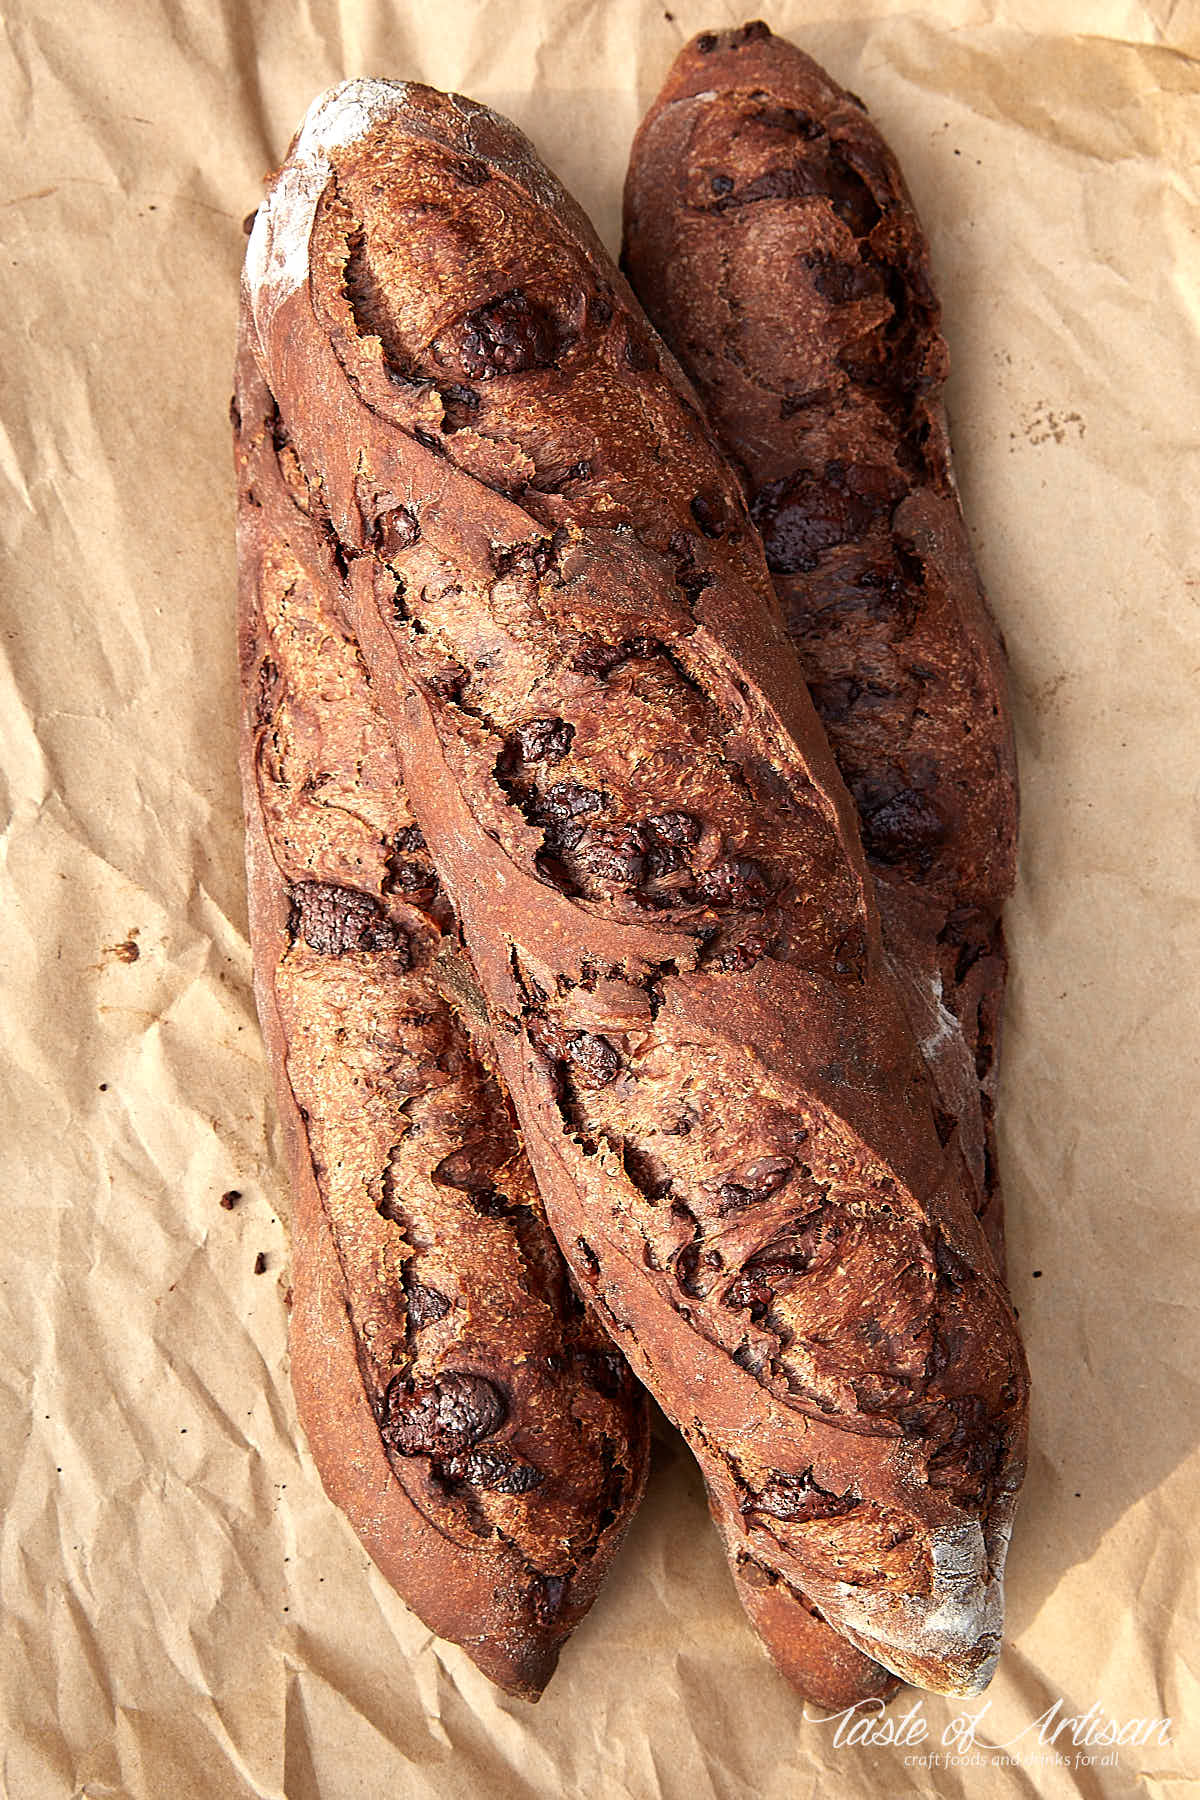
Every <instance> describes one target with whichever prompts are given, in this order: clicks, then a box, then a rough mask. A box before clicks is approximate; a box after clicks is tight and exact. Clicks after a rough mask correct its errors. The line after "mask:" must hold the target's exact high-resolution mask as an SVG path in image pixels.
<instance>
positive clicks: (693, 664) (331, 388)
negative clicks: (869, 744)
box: [251, 84, 1027, 1692]
mask: <svg viewBox="0 0 1200 1800" xmlns="http://www.w3.org/2000/svg"><path fill="white" fill-rule="evenodd" d="M371 87H372V94H371V101H372V107H373V109H374V110H373V117H372V121H371V123H370V125H369V127H368V129H367V131H366V134H365V135H364V136H362V137H360V138H357V139H355V140H353V141H352V142H347V143H342V144H339V145H338V146H337V147H335V148H333V149H332V150H330V151H328V152H327V153H326V152H324V151H322V152H321V154H322V155H327V160H328V175H327V179H326V181H325V183H324V185H323V186H322V187H320V191H319V192H318V193H316V197H315V198H314V199H312V200H311V202H308V203H306V206H307V210H304V209H301V212H300V213H299V214H298V213H297V212H296V211H295V209H293V210H292V211H291V212H290V213H289V214H288V216H287V218H286V221H285V229H286V234H287V236H289V237H294V236H295V235H296V234H297V233H299V234H300V235H301V236H302V237H305V238H306V241H307V243H308V251H309V260H308V279H307V281H306V282H304V283H301V284H300V285H299V286H290V287H288V288H287V289H286V291H285V290H284V288H283V287H281V286H280V285H279V284H276V285H275V287H274V289H273V291H272V292H271V293H270V294H269V295H266V296H257V295H255V294H254V293H252V294H251V306H252V310H253V315H254V318H255V321H256V325H257V343H256V354H257V355H258V357H259V359H260V363H261V366H262V367H263V369H264V371H265V373H266V375H267V377H268V379H269V381H270V384H271V387H272V390H273V391H274V393H275V394H276V397H277V399H278V401H279V405H280V409H281V413H282V415H283V419H284V423H285V427H286V429H287V431H288V434H289V436H290V438H291V439H292V441H293V442H294V443H295V445H296V448H297V451H298V454H299V456H300V458H301V461H302V463H303V464H304V466H305V467H307V468H310V469H312V470H314V471H316V472H318V473H319V475H320V479H321V483H322V488H323V492H324V495H325V498H326V501H327V504H328V509H329V515H330V520H331V525H332V529H333V531H334V533H335V534H336V537H337V540H338V548H339V554H340V555H341V557H342V558H343V560H344V562H345V563H346V566H347V568H348V577H347V581H346V585H345V604H346V606H347V609H348V612H349V616H350V619H351V622H352V624H353V627H354V629H355V632H356V635H357V638H358V641H359V644H360V645H361V647H362V650H363V654H364V656H365V658H366V661H367V664H368V667H369V668H370V670H371V672H372V678H373V680H374V683H375V687H376V692H377V696H378V699H379V703H380V705H381V707H382V708H383V709H384V711H385V712H386V714H387V716H388V718H389V720H390V722H391V724H392V728H393V733H394V736H395V739H396V742H397V745H398V747H399V749H400V752H401V755H402V758H403V761H404V765H405V773H406V778H407V780H408V783H409V792H410V796H411V800H412V804H413V807H414V810H415V812H416V813H417V816H418V819H419V820H420V822H421V826H422V829H423V831H424V834H425V837H426V839H427V841H428V843H429V846H430V849H431V851H432V853H433V855H434V858H435V861H436V863H437V866H438V869H439V871H440V873H441V875H442V877H443V879H444V881H445V883H446V885H447V887H448V889H449V891H450V893H451V895H452V897H453V899H454V901H455V904H456V906H457V908H458V911H459V917H460V920H461V923H462V927H463V930H464V935H465V938H466V941H467V943H468V946H469V948H470V950H471V952H472V956H473V959H474V963H475V967H476V970H477V973H478V975H479V979H480V984H481V987H482V989H483V991H484V993H485V994H486V997H487V1001H488V1005H489V1008H490V1011H491V1018H492V1025H493V1030H494V1034H495V1042H496V1048H497V1054H498V1058H499V1061H500V1064H501V1067H502V1069H503V1072H504V1075H505V1078H506V1080H507V1082H508V1084H509V1088H510V1091H511V1093H512V1096H513V1100H514V1103H515V1105H516V1108H517V1112H518V1115H519V1117H520V1119H521V1123H522V1128H523V1131H524V1134H525V1138H526V1143H527V1147H528V1149H529V1153H530V1156H531V1159H532V1161H533V1164H534V1168H535V1172H536V1174H537V1178H538V1182H539V1185H540V1187H541V1189H542V1193H543V1195H544V1197H545V1200H546V1205H547V1210H548V1213H549V1215H550V1217H551V1221H552V1223H553V1224H554V1227H555V1231H556V1234H557V1236H558V1238H559V1241H560V1243H561V1244H562V1245H563V1248H564V1251H565V1253H566V1255H567V1256H568V1259H569V1260H570V1261H571V1263H572V1266H573V1268H574V1270H575V1272H576V1275H577V1277H578V1278H579V1279H580V1281H581V1282H582V1283H584V1284H585V1285H586V1287H587V1289H588V1291H589V1293H590V1294H591V1296H592V1297H593V1300H594V1304H595V1306H596V1308H597V1311H598V1312H599V1314H600V1316H601V1317H602V1318H603V1319H605V1320H606V1321H607V1322H608V1324H609V1327H610V1329H611V1330H612V1332H613V1334H614V1336H615V1337H616V1338H617V1341H618V1342H619V1343H620V1344H621V1347H622V1348H623V1349H624V1350H625V1352H626V1354H627V1356H628V1358H629V1360H630V1361H631V1363H632V1365H633V1367H634V1368H635V1370H636V1371H637V1372H638V1373H639V1374H640V1375H641V1376H642V1378H643V1379H644V1380H645V1381H646V1382H647V1384H648V1385H650V1386H651V1388H652V1390H653V1391H654V1392H655V1394H656V1395H657V1397H658V1398H659V1399H660V1401H661V1403H662V1404H663V1406H664V1408H665V1410H666V1411H667V1412H668V1414H669V1415H670V1416H671V1417H672V1418H673V1419H675V1421H676V1422H677V1423H678V1424H679V1425H680V1426H681V1428H682V1429H683V1431H684V1432H685V1434H686V1435H687V1436H688V1438H689V1441H690V1443H691V1444H692V1447H693V1449H694V1450H695V1452H696V1454H697V1456H698V1458H699V1459H700V1461H701V1463H702V1466H703V1468H704V1472H705V1477H706V1480H707V1482H708V1484H709V1487H710V1490H711V1491H712V1492H713V1493H714V1494H715V1495H716V1497H717V1501H718V1504H719V1505H720V1507H721V1508H722V1510H723V1512H724V1514H725V1516H726V1517H727V1518H728V1519H729V1520H734V1519H736V1520H737V1521H739V1523H740V1526H741V1528H742V1530H743V1532H744V1544H745V1547H747V1548H749V1549H750V1550H751V1551H752V1552H753V1554H754V1555H755V1556H756V1557H757V1558H759V1559H760V1560H761V1561H762V1562H763V1563H764V1565H765V1566H767V1567H768V1568H772V1569H774V1570H776V1572H777V1573H779V1574H780V1575H781V1576H782V1577H783V1578H784V1579H785V1580H788V1581H790V1582H791V1583H792V1584H793V1585H795V1586H798V1587H800V1588H801V1589H802V1590H803V1591H804V1592H805V1593H807V1594H809V1595H810V1597H811V1598H812V1599H813V1600H814V1601H815V1603H816V1604H817V1605H818V1606H819V1607H820V1609H821V1611H822V1612H823V1613H824V1614H825V1615H826V1616H827V1617H828V1618H829V1620H830V1621H831V1623H833V1624H835V1625H836V1626H837V1627H838V1628H839V1629H840V1630H842V1631H843V1632H844V1633H845V1634H846V1635H847V1636H849V1637H850V1638H851V1639H852V1640H853V1641H854V1642H855V1643H856V1644H858V1645H859V1646H860V1647H861V1648H862V1649H864V1651H866V1652H867V1653H868V1654H870V1655H873V1656H875V1657H877V1658H878V1659H879V1660H881V1661H884V1662H886V1663H887V1664H888V1666H890V1667H891V1668H893V1669H894V1670H895V1671H896V1672H897V1673H900V1674H902V1675H904V1676H906V1677H908V1678H910V1679H915V1680H917V1681H918V1682H921V1683H922V1684H924V1685H929V1686H932V1687H935V1688H938V1689H942V1690H946V1691H953V1692H968V1691H975V1690H976V1689H977V1688H978V1687H979V1686H980V1685H981V1684H982V1683H983V1682H985V1681H986V1680H987V1678H988V1677H989V1675H990V1672H991V1669H992V1667H993V1666H994V1663H995V1658H996V1655H997V1654H998V1649H999V1636H1000V1621H1001V1612H1002V1598H1001V1571H1002V1567H1003V1559H1004V1550H1005V1545H1006V1542H1007V1535H1008V1528H1009V1524H1010V1521H1011V1515H1012V1508H1013V1502H1014V1497H1015V1492H1016V1488H1017V1486H1018V1485H1019V1482H1020V1478H1021V1473H1022V1471H1023V1459H1024V1437H1025V1419H1026V1394H1027V1379H1026V1373H1025V1367H1024V1361H1023V1357H1022V1353H1021V1349H1020V1343H1019V1339H1018V1337H1017V1333H1016V1329H1015V1325H1014V1322H1013V1317H1012V1312H1011V1308H1010V1307H1009V1304H1008V1301H1007V1298H1006V1296H1005V1294H1004V1291H1003V1286H1002V1283H1001V1281H1000V1278H999V1275H998V1271H997V1270H996V1267H995V1264H994V1262H993V1260H992V1258H991V1256H990V1253H989V1251H988V1248H987V1244H986V1241H985V1239H984V1238H983V1235H982V1233H981V1232H980V1229H979V1226H978V1223H977V1221H976V1218H975V1214H974V1210H973V1206H972V1196H971V1181H970V1176H969V1172H968V1171H967V1168H966V1165H965V1163H964V1161H963V1157H962V1153H961V1150H960V1149H959V1147H958V1146H957V1144H955V1143H954V1142H951V1143H949V1144H947V1145H943V1144H942V1143H941V1142H940V1140H939V1136H938V1132H937V1128H936V1121H935V1114H934V1100H933V1095H932V1090H931V1084H930V1081H929V1077H928V1074H927V1072H926V1070H925V1068H924V1065H923V1064H922V1063H921V1060H920V1057H919V1054H918V1051H917V1047H916V1045H915V1043H914V1041H913V1039H912V1036H911V1033H910V1031H909V1029H908V1027H907V1025H906V1023H905V1020H904V1014H903V1009H902V1006H901V1003H900V1000H899V998H898V996H897V994H896V991H895V988H894V984H893V983H892V980H891V978H890V977H889V975H888V972H887V969H886V966H885V962H884V956H883V950H882V944H881V940H880V934H879V923H878V916H877V913H876V909H875V904H874V900H873V896H872V888H871V883H870V881H869V878H868V875H867V870H866V867H865V864H864V862H863V858H862V854H861V850H860V849H859V846H858V841H857V832H856V826H855V822H854V812H853V807H852V805H851V802H850V800H849V797H848V795H847V794H846V791H845V789H844V787H843V786H842V784H841V782H840V779H839V777H838V775H837V772H836V767H835V765H834V763H833V760H832V757H831V755H830V752H829V749H828V745H827V744H826V741H825V738H824V735H823V733H822V731H821V728H820V725H819V722H818V721H817V719H816V717H815V715H814V713H813V712H812V709H811V705H810V704H809V702H808V699H807V695H806V693H805V690H804V685H803V682H802V681H801V680H800V679H799V678H798V675H797V674H796V672H795V665H794V661H793V657H792V653H791V651H790V648H789V646H788V644H787V640H786V636H785V634H784V629H783V622H782V618H781V616H780V615H779V612H778V609H777V606H776V603H775V600H774V596H773V593H772V590H771V586H770V580H769V576H768V573H767V570H766V567H765V565H764V564H763V561H762V557H761V551H760V550H759V548H758V545H757V540H756V539H755V538H754V536H753V534H752V533H751V532H750V531H749V530H748V528H747V522H746V517H745V513H744V508H743V505H742V502H741V498H740V495H739V493H738V491H737V487H736V483H735V482H734V480H733V478H732V476H731V475H730V473H729V471H728V469H727V468H726V466H725V465H724V464H723V463H722V461H721V460H720V459H719V457H718V456H717V454H716V452H715V450H714V447H713V444H712V441H711V438H710V436H709V433H708V429H707V427H706V426H705V424H704V423H703V421H702V419H701V418H700V416H699V414H698V412H697V409H696V407H695V403H694V400H693V399H692V397H691V395H690V392H689V390H688V389H687V387H686V384H685V383H684V382H683V379H682V377H681V376H680V374H679V372H678V371H677V369H676V368H675V366H674V364H673V363H672V362H671V360H670V359H669V357H667V356H666V355H665V353H664V352H663V350H662V348H661V346H660V345H659V344H658V343H657V341H656V340H655V339H654V338H653V336H652V334H651V333H650V331H649V330H648V328H647V327H646V325H645V323H644V321H643V319H642V317H641V314H640V312H639V311H638V309H637V308H636V306H635V304H634V302H633V300H632V296H631V295H630V294H629V291H628V289H627V287H626V286H625V284H624V283H623V281H622V280H621V278H620V277H619V276H618V275H617V273H616V271H615V270H614V269H613V268H612V266H611V264H609V262H608V260H607V258H606V257H605V255H604V253H603V251H602V249H601V247H600V246H599V244H598V242H597V240H596V238H595V235H594V233H593V232H592V231H591V230H590V228H589V227H588V226H587V225H586V222H585V221H583V220H582V217H581V215H580V214H579V212H578V209H577V208H576V207H575V206H574V204H573V203H572V202H570V201H569V200H568V199H567V197H566V196H565V195H563V194H562V193H561V192H560V191H557V190H556V189H555V187H554V185H553V183H552V180H551V178H550V177H548V176H547V175H546V174H545V172H544V171H542V170H541V169H540V167H539V166H538V165H537V164H536V159H535V158H534V157H533V153H532V151H531V149H530V148H529V146H528V145H527V144H526V143H525V142H524V140H523V139H521V138H520V136H519V134H518V133H516V132H515V131H514V130H513V128H512V127H510V126H507V125H506V124H505V123H504V122H503V121H501V120H498V119H496V118H495V117H494V116H493V115H490V114H487V113H486V112H484V111H483V110H482V109H479V108H475V107H472V106H471V105H470V103H467V102H459V101H455V100H449V99H447V98H446V97H445V96H440V95H436V94H433V93H432V92H430V91H429V90H422V89H417V88H415V87H411V86H410V87H407V88H405V89H402V90H396V91H395V94H394V104H393V105H392V106H391V108H390V110H389V109H388V107H387V106H386V104H385V101H384V99H383V97H381V95H380V92H379V89H380V87H386V84H371ZM347 102H350V103H355V104H356V103H357V101H356V97H355V94H354V91H353V90H341V99H340V101H339V99H338V96H336V95H335V96H334V98H333V99H332V100H326V101H325V102H324V103H323V105H324V106H326V107H328V106H331V105H334V106H336V105H337V104H340V103H347ZM312 186H313V189H315V188H316V186H317V184H316V183H315V182H314V183H313V184H312ZM274 230H275V223H274V221H273V219H272V215H271V204H270V201H268V205H267V208H266V209H264V212H263V213H260V216H259V221H258V223H257V224H256V227H255V232H256V234H260V233H261V238H260V243H259V251H260V253H261V254H260V257H259V261H258V263H257V265H256V266H260V267H264V268H268V269H270V268H272V267H274V266H276V262H279V263H280V264H281V265H283V264H284V263H286V262H287V260H288V259H286V258H284V257H283V256H282V254H281V255H280V257H279V258H276V257H275V255H274V250H273V233H274ZM809 1271H811V1272H812V1275H813V1279H812V1280H807V1279H806V1277H807V1275H808V1273H809Z"/></svg>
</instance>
